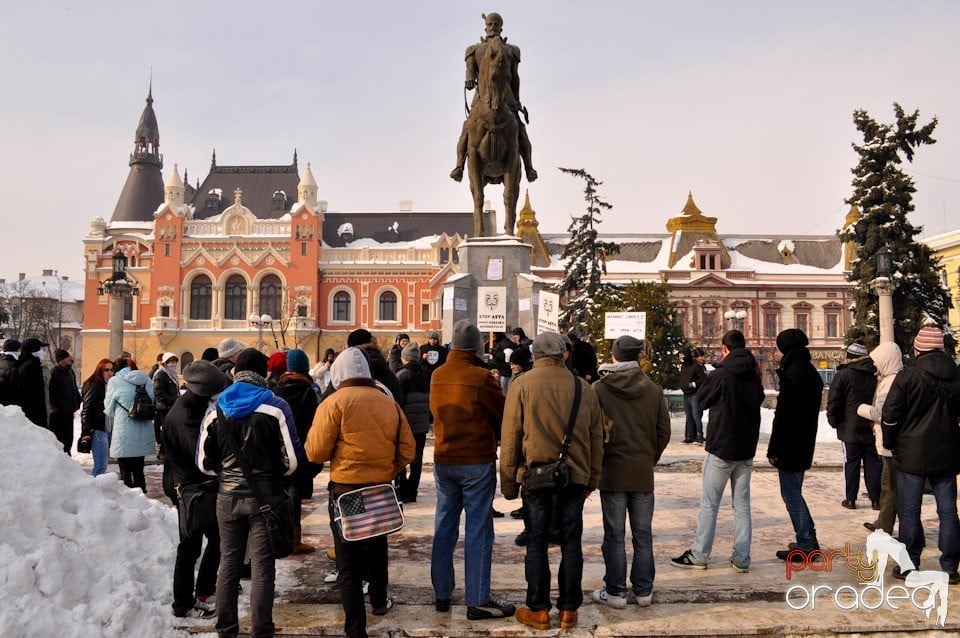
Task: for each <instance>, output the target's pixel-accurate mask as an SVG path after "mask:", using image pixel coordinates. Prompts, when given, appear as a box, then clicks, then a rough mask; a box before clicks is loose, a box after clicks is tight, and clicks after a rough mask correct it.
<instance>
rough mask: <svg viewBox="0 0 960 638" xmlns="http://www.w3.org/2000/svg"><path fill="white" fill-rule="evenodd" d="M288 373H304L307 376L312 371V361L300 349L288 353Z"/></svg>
mask: <svg viewBox="0 0 960 638" xmlns="http://www.w3.org/2000/svg"><path fill="white" fill-rule="evenodd" d="M287 371H288V372H302V373H304V374H306V373H307V372H309V371H310V359H308V358H307V353H306V352H304V351H303V350H300V349H299V348H295V349H293V350H288V351H287Z"/></svg>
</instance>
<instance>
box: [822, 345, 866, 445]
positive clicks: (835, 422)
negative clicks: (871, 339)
mask: <svg viewBox="0 0 960 638" xmlns="http://www.w3.org/2000/svg"><path fill="white" fill-rule="evenodd" d="M876 374H877V369H876V368H875V367H874V366H873V361H871V360H870V357H861V358H859V359H854V360H852V361H850V362H848V363H842V364H840V365H839V366H837V374H836V376H835V377H834V378H833V382H831V383H830V392H829V393H828V394H827V422H828V423H830V425H831V426H833V427H834V428H836V430H837V438H838V439H840V440H841V441H843V442H845V443H869V444H871V445H873V444H874V442H875V439H874V437H873V424H872V423H871V422H870V421H869V420H868V419H865V418H863V417H862V416H859V415H858V414H857V407H859V406H860V404H861V403H870V402H871V401H873V395H874V392H876V390H877V377H876Z"/></svg>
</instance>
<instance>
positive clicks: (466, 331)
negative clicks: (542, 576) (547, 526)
mask: <svg viewBox="0 0 960 638" xmlns="http://www.w3.org/2000/svg"><path fill="white" fill-rule="evenodd" d="M482 353H483V338H482V337H481V336H480V331H479V330H477V327H476V326H475V325H474V324H473V323H471V322H470V321H468V320H466V319H461V320H460V321H458V322H457V323H456V324H454V326H453V339H452V341H451V342H450V353H449V355H447V362H446V363H444V364H443V365H442V366H440V367H439V368H437V369H436V370H434V372H433V375H432V376H431V379H430V412H431V413H432V414H433V432H434V448H433V460H434V465H433V474H434V478H435V480H436V489H437V510H436V516H435V519H434V533H433V551H432V555H431V562H430V577H431V580H432V581H433V591H434V593H435V594H436V603H435V606H436V609H437V611H449V610H450V598H451V596H452V594H453V587H454V582H455V578H454V567H453V552H454V549H455V548H456V545H457V538H458V537H459V535H460V532H459V530H460V514H461V512H463V511H466V524H465V535H466V537H465V539H464V551H463V555H464V599H465V601H466V604H467V618H469V619H470V620H484V619H487V618H504V617H507V616H512V615H513V613H514V611H515V607H514V606H513V605H511V604H510V603H508V602H505V601H502V600H497V599H495V598H493V597H492V596H491V595H490V569H491V563H492V559H493V539H494V533H493V518H492V517H491V510H492V509H493V496H494V492H495V491H496V488H497V475H496V460H497V444H498V442H499V441H500V425H501V422H502V420H503V402H504V397H503V392H502V391H501V390H500V385H499V384H498V383H497V382H496V381H495V380H494V378H493V377H492V376H491V375H490V370H489V369H488V368H487V367H486V366H485V365H484V363H483V360H482V359H481V358H480V357H481V354H482Z"/></svg>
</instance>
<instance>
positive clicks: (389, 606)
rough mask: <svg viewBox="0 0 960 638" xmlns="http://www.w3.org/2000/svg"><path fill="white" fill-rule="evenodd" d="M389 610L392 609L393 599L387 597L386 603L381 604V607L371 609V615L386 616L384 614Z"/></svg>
mask: <svg viewBox="0 0 960 638" xmlns="http://www.w3.org/2000/svg"><path fill="white" fill-rule="evenodd" d="M391 609H393V598H390V597H389V596H387V602H385V603H384V604H383V607H374V608H373V615H374V616H383V615H384V614H386V613H387V612H388V611H390V610H391Z"/></svg>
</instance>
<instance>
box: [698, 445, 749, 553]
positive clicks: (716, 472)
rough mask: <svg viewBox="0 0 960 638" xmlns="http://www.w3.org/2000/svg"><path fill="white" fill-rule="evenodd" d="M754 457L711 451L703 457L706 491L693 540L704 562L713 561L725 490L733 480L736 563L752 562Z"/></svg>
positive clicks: (701, 499)
mask: <svg viewBox="0 0 960 638" xmlns="http://www.w3.org/2000/svg"><path fill="white" fill-rule="evenodd" d="M752 472H753V459H747V460H745V461H724V460H723V459H721V458H720V457H718V456H714V455H713V454H710V453H707V458H706V459H704V461H703V495H702V496H701V497H700V515H699V516H698V518H697V534H696V539H695V540H694V542H693V548H692V551H693V557H694V558H695V559H696V560H697V561H699V562H701V563H709V562H710V552H711V551H712V550H713V537H714V535H715V534H716V531H717V511H719V509H720V499H721V498H723V491H724V490H725V489H726V487H727V482H729V483H730V489H731V491H732V492H733V555H732V556H731V558H732V560H733V562H734V563H736V564H737V565H740V566H742V567H749V566H750V536H751V534H752V532H753V530H752V528H751V521H750V475H751V473H752Z"/></svg>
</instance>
